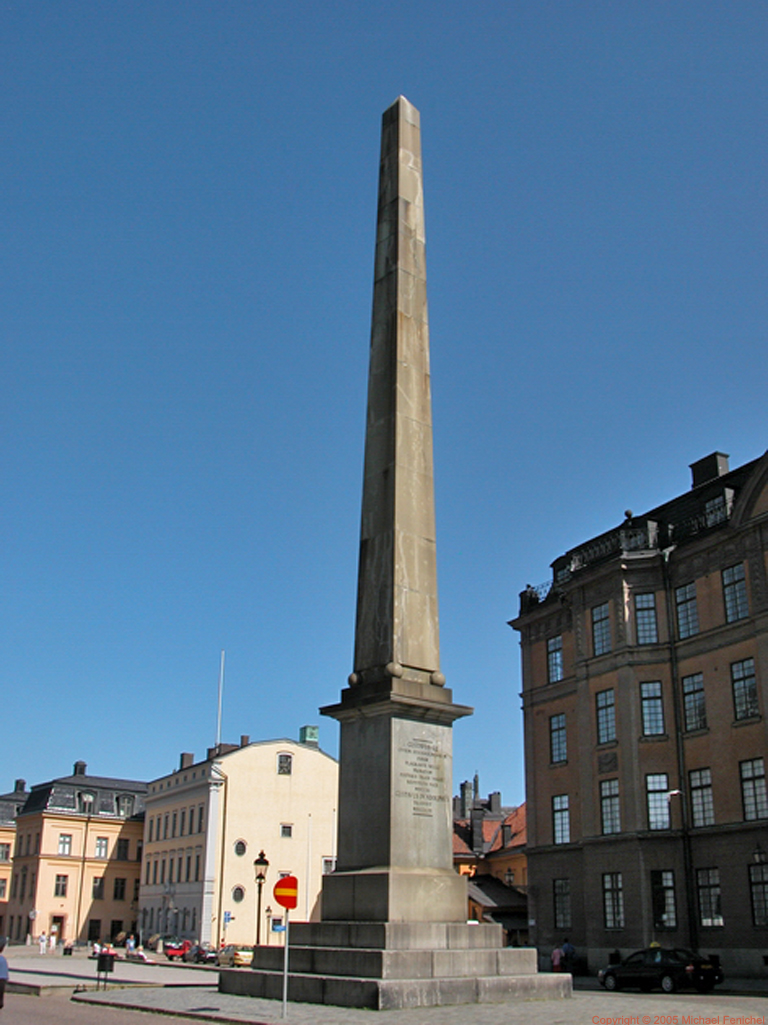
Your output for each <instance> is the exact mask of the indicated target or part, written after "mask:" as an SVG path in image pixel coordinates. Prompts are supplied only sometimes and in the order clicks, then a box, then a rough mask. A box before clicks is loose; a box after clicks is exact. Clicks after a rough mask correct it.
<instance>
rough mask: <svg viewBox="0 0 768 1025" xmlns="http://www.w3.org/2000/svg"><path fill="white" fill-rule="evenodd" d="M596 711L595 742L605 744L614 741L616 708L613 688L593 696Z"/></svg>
mask: <svg viewBox="0 0 768 1025" xmlns="http://www.w3.org/2000/svg"><path fill="white" fill-rule="evenodd" d="M595 705H596V709H597V742H598V744H607V743H609V742H610V741H612V740H615V739H616V707H615V700H614V693H613V688H611V689H610V690H601V691H598V693H597V694H596V695H595Z"/></svg>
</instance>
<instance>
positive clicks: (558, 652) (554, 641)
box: [547, 634, 563, 683]
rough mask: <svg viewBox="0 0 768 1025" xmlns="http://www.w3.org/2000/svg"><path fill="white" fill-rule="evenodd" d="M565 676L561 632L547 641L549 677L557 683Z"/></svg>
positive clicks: (552, 681) (551, 681) (550, 680)
mask: <svg viewBox="0 0 768 1025" xmlns="http://www.w3.org/2000/svg"><path fill="white" fill-rule="evenodd" d="M562 678H563V638H562V635H561V634H558V635H557V637H550V638H549V640H548V641H547V679H548V680H549V682H550V683H557V682H558V680H562Z"/></svg>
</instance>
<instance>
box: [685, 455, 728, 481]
mask: <svg viewBox="0 0 768 1025" xmlns="http://www.w3.org/2000/svg"><path fill="white" fill-rule="evenodd" d="M690 466H691V476H692V477H693V480H692V482H691V487H692V488H697V487H699V485H700V484H707V483H708V482H709V481H711V480H716V479H717V478H718V477H722V476H723V475H724V474H726V473H728V456H727V455H726V454H725V453H724V452H713V453H712V454H711V455H708V456H704V458H703V459H697V460H696V462H695V463H691V464H690Z"/></svg>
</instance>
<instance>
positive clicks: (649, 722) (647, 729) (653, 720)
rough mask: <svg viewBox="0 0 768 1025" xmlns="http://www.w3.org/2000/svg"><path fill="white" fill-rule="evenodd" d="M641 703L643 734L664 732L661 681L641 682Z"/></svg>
mask: <svg viewBox="0 0 768 1025" xmlns="http://www.w3.org/2000/svg"><path fill="white" fill-rule="evenodd" d="M640 705H641V708H642V713H643V736H645V737H654V736H660V735H662V734H663V733H664V705H663V703H662V699H661V683H660V682H659V681H658V680H655V681H654V682H653V683H641V684H640Z"/></svg>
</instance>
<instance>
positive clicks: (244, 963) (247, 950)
mask: <svg viewBox="0 0 768 1025" xmlns="http://www.w3.org/2000/svg"><path fill="white" fill-rule="evenodd" d="M251 961H253V947H236V946H235V945H234V944H233V943H229V944H228V945H227V946H226V947H222V949H221V950H220V951H219V965H220V967H221V968H247V967H248V966H249V965H250V963H251Z"/></svg>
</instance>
